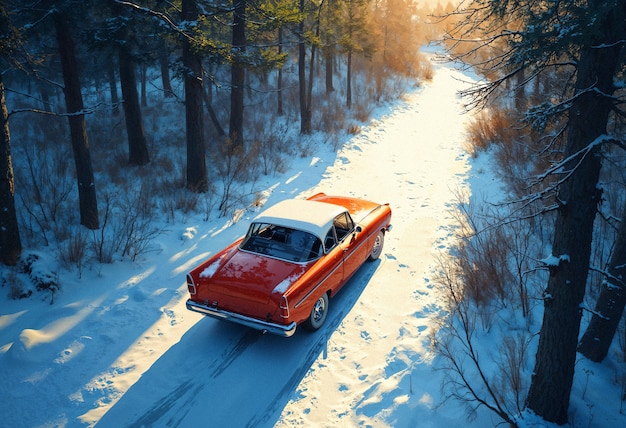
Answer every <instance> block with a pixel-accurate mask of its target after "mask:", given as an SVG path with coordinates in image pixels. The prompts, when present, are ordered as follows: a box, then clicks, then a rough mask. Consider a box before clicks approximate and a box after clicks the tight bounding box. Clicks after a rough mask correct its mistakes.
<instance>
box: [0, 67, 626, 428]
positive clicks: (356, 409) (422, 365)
mask: <svg viewBox="0 0 626 428" xmlns="http://www.w3.org/2000/svg"><path fill="white" fill-rule="evenodd" d="M434 68H435V75H434V79H433V80H432V82H427V83H425V84H424V85H423V86H422V87H420V88H417V89H415V90H414V91H413V92H411V93H409V94H408V95H407V96H406V98H405V99H404V100H402V101H399V102H397V103H394V104H393V105H387V106H383V107H380V108H379V109H378V110H376V111H375V112H374V114H373V119H372V121H371V123H369V124H367V125H364V126H363V127H362V129H361V132H360V133H359V134H357V135H353V136H351V137H349V138H347V139H346V141H345V142H344V144H343V145H342V146H341V149H340V150H339V152H338V153H335V152H333V151H332V150H331V149H330V148H329V147H328V145H325V144H323V142H322V138H323V137H321V136H320V137H319V138H320V142H319V144H318V145H317V147H319V148H320V150H319V151H316V153H315V154H314V155H310V156H308V157H303V158H301V159H294V160H293V163H292V164H291V166H290V168H289V170H287V171H286V172H284V173H283V174H277V175H272V176H269V177H266V178H265V180H266V181H265V183H262V185H263V187H264V191H263V192H262V193H263V194H264V195H265V196H267V200H266V201H265V206H271V205H273V204H275V203H277V202H279V201H281V200H284V199H288V198H303V197H306V196H309V195H312V194H315V193H317V192H325V193H327V194H338V195H350V196H357V197H362V198H365V199H371V200H373V201H377V202H381V203H386V202H388V203H389V204H390V205H391V207H392V210H393V217H392V224H393V229H392V231H391V232H390V233H388V234H387V235H386V238H385V239H386V241H385V247H384V252H383V255H382V256H381V257H380V259H379V260H377V261H376V262H373V263H368V264H366V265H364V267H362V268H361V269H360V270H359V271H357V273H356V274H355V276H354V277H353V278H352V279H351V280H350V282H349V283H348V284H347V285H346V286H345V287H344V288H343V289H342V291H341V292H340V293H339V294H338V295H337V296H336V297H335V298H333V299H331V300H330V313H329V315H328V318H327V320H326V324H325V325H324V326H323V327H322V329H321V330H320V331H318V332H316V333H309V332H306V331H304V330H299V331H297V332H296V334H295V336H293V337H291V338H288V339H286V338H280V337H276V336H271V335H261V334H260V333H258V332H256V331H253V330H249V329H247V328H245V327H241V326H237V325H234V324H230V323H226V322H223V321H218V320H213V319H209V318H205V317H202V316H201V315H199V314H196V313H192V312H190V311H188V310H187V309H186V308H185V300H186V299H187V287H186V284H185V274H186V273H187V272H188V271H189V270H190V269H191V268H193V267H194V266H196V265H197V264H198V263H199V262H201V261H203V260H205V259H206V258H207V257H209V256H210V255H212V254H215V252H216V251H218V250H220V249H221V248H224V247H225V246H226V245H228V244H230V243H231V242H233V241H234V240H235V239H237V238H238V237H240V236H242V235H243V234H245V232H246V230H247V227H248V224H249V222H250V220H251V219H252V218H254V217H255V215H256V214H258V211H254V212H253V211H246V212H242V211H240V212H239V216H240V218H239V221H236V220H237V219H223V218H222V219H213V220H210V221H204V219H203V218H202V217H203V216H202V215H198V216H197V217H190V218H187V219H186V221H185V222H184V224H177V225H175V226H172V225H168V227H167V228H166V229H167V230H166V231H165V232H164V233H163V234H162V235H160V236H159V238H158V240H157V244H158V247H159V248H160V250H159V251H158V252H152V253H149V254H146V255H144V256H143V257H142V258H141V259H138V260H137V261H136V262H134V263H131V262H116V263H114V264H112V265H98V267H97V268H95V267H94V268H93V269H92V270H89V269H86V270H84V271H83V272H81V275H78V274H77V273H76V272H67V271H60V270H59V269H58V267H57V266H55V265H54V261H52V260H50V258H47V259H45V260H47V263H49V267H50V271H58V272H60V273H59V278H58V282H59V284H61V291H60V292H59V293H57V295H56V297H55V300H54V302H53V304H50V301H49V300H48V299H45V300H44V299H42V300H39V299H38V298H37V297H35V296H39V294H35V295H33V297H31V298H30V299H23V300H9V299H8V298H6V297H4V296H2V297H1V298H0V299H1V300H0V304H1V305H2V306H1V308H0V379H2V381H1V385H2V386H1V389H0V414H1V415H2V420H1V424H2V425H3V426H7V427H18V426H28V427H36V426H68V427H74V426H95V425H97V426H101V427H125V426H135V427H142V426H146V427H147V426H150V427H163V426H232V427H242V426H250V427H271V426H276V427H293V426H301V427H311V426H314V427H330V426H343V427H352V426H372V427H416V426H419V427H433V428H438V427H442V428H443V427H449V426H454V425H463V426H467V427H485V426H493V425H495V424H496V423H498V420H497V418H495V417H494V416H492V415H491V414H489V413H487V412H486V411H484V410H481V409H479V412H478V414H477V418H476V419H475V420H474V421H473V422H468V421H466V413H465V409H464V408H463V406H462V405H460V404H459V403H457V402H454V401H447V402H445V403H444V402H442V395H441V392H440V391H441V381H442V374H441V373H440V372H437V371H433V360H434V358H435V355H434V354H433V351H432V349H431V348H430V336H431V334H433V332H434V329H435V323H434V321H433V319H434V317H436V316H437V315H439V312H440V310H441V306H440V300H441V299H440V296H438V295H437V290H436V288H435V287H434V286H433V281H432V279H431V278H432V276H433V269H434V266H435V264H436V259H437V257H440V256H442V255H445V254H446V251H447V250H448V249H449V247H450V245H451V243H452V242H453V236H454V231H455V221H454V218H453V216H452V215H451V212H450V210H451V209H452V208H453V207H454V205H455V203H456V202H455V201H456V195H457V194H458V193H459V190H464V191H466V192H467V193H468V194H469V193H472V194H479V195H482V194H493V193H494V191H495V192H497V190H494V189H497V187H498V186H497V183H498V181H497V180H496V179H495V178H494V177H493V175H492V174H491V173H490V171H489V162H488V161H485V159H484V158H483V159H480V158H479V159H478V160H477V161H473V160H472V159H470V157H469V156H468V155H467V154H466V153H465V152H464V150H463V146H464V144H463V143H464V138H465V137H464V135H465V131H464V127H465V125H466V124H467V122H468V120H469V119H470V116H469V115H468V114H463V112H464V109H463V106H462V100H461V99H460V98H459V97H458V95H457V93H458V91H459V90H462V89H464V88H466V87H467V85H468V84H469V83H467V82H469V81H471V80H472V77H471V76H468V75H465V74H463V73H462V72H460V71H458V70H455V69H454V68H452V67H450V66H447V65H442V64H434ZM313 138H318V137H313ZM479 163H480V166H479V167H477V166H476V165H478V164H479ZM164 229H165V228H164ZM210 269H211V268H210V267H209V268H207V270H208V272H206V274H207V275H210V274H211V272H210ZM2 290H3V292H5V291H4V290H5V289H2ZM491 340H492V342H491V343H494V342H496V341H497V338H492V339H491ZM580 364H581V365H583V366H584V367H588V369H587V370H588V372H586V373H587V379H579V378H580V376H578V377H577V379H576V380H575V382H576V383H575V389H574V391H580V389H581V385H584V387H585V390H586V387H587V384H589V389H588V391H587V394H588V395H591V394H598V393H600V392H606V391H607V390H609V389H611V388H619V386H615V385H613V384H611V385H608V384H605V385H597V386H596V387H594V388H592V384H593V383H594V382H595V383H598V382H599V380H601V379H608V378H610V376H611V374H610V373H609V374H605V375H604V376H605V377H601V376H600V374H601V372H602V371H607V370H608V369H607V368H606V367H603V366H601V365H592V364H591V363H589V362H581V363H580ZM590 372H591V373H597V376H593V375H589V373H590ZM581 373H583V372H581ZM576 388H578V389H576ZM574 394H575V393H573V396H574ZM583 395H584V394H583ZM606 396H607V397H613V398H618V397H619V392H618V390H617V389H616V390H615V392H613V391H611V392H610V393H606ZM576 397H579V395H577V396H576ZM605 401H610V400H603V399H602V398H598V399H597V400H596V401H594V403H596V404H595V408H593V409H591V410H589V409H588V408H587V404H586V403H585V402H584V400H580V399H579V398H573V400H572V406H578V407H576V408H577V409H578V411H579V413H577V415H576V416H577V417H580V416H581V414H583V413H585V412H590V411H592V412H593V414H594V415H596V417H595V419H593V426H598V427H600V426H607V427H608V426H617V425H622V426H624V422H625V418H624V417H622V418H621V419H619V415H617V416H615V418H613V419H611V418H609V417H607V418H606V419H603V418H604V417H605V415H607V414H609V413H610V414H612V415H615V413H616V411H615V403H612V404H611V405H612V406H613V407H611V410H606V409H605V408H604V406H605V405H606V406H607V409H608V406H609V404H608V403H606V404H605ZM582 419H583V418H579V420H582ZM526 420H528V421H529V422H528V424H529V425H528V426H531V425H532V424H533V423H534V425H532V426H546V424H545V423H543V422H541V421H533V419H532V416H528V417H526ZM616 420H617V425H615V422H616ZM583 425H584V426H587V424H586V423H584V424H583ZM583 425H581V426H583Z"/></svg>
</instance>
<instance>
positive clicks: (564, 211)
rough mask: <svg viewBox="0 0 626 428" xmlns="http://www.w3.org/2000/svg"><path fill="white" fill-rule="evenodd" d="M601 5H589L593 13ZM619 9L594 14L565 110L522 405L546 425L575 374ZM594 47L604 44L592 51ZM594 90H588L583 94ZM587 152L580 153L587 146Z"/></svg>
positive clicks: (557, 414) (562, 412)
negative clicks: (562, 174) (539, 313)
mask: <svg viewBox="0 0 626 428" xmlns="http://www.w3.org/2000/svg"><path fill="white" fill-rule="evenodd" d="M599 1H600V0H596V1H590V2H589V7H590V8H594V7H595V9H593V10H599V9H601V5H600V4H594V3H597V2H599ZM623 16H624V15H623V12H622V10H621V9H620V10H617V11H616V10H613V11H611V13H608V14H606V15H604V16H599V19H600V24H603V25H600V27H599V28H603V30H604V31H603V32H602V33H600V34H598V36H597V37H598V38H599V39H596V40H591V41H590V42H589V45H587V46H584V47H583V48H582V49H581V54H580V61H579V63H578V70H577V78H576V85H575V90H576V97H575V98H574V101H573V102H572V106H571V108H570V110H569V122H568V129H567V147H566V152H565V153H564V156H565V159H568V158H570V157H571V159H570V160H569V162H567V164H566V165H565V167H564V170H565V171H569V172H571V176H570V177H569V178H568V179H567V180H566V181H565V182H564V183H563V184H562V185H561V186H560V188H559V195H558V199H559V201H560V203H561V207H560V209H559V210H558V212H557V219H556V225H555V232H554V243H553V249H552V254H553V255H554V256H556V257H558V258H559V259H560V263H559V264H558V266H554V267H551V268H550V277H549V279H548V287H547V289H546V292H545V297H544V315H543V325H542V327H541V332H540V335H539V344H538V348H537V357H536V362H535V370H534V374H533V376H532V382H531V385H530V390H529V393H528V398H527V406H528V407H529V408H530V409H531V410H533V411H534V412H535V413H537V414H538V415H539V416H541V417H542V418H544V419H545V420H547V421H550V422H555V423H557V424H564V423H566V422H567V410H568V407H569V401H570V392H571V387H572V382H573V377H574V364H575V360H576V346H577V342H578V334H579V330H580V319H581V304H582V300H583V297H584V294H585V287H586V282H587V273H588V270H589V256H590V252H591V239H592V230H593V222H594V218H595V214H596V208H597V204H598V203H600V200H601V193H602V192H601V191H600V190H599V189H598V187H597V183H598V177H599V173H600V167H601V157H600V151H601V147H600V144H598V142H599V140H601V139H602V136H603V134H605V132H606V125H607V120H608V116H609V112H610V109H611V99H610V97H609V95H610V94H612V93H613V92H614V87H613V78H614V76H615V72H616V66H617V62H618V59H619V58H620V55H619V53H620V44H619V43H613V42H615V41H617V40H619V39H620V38H621V32H622V25H623ZM598 46H604V47H602V48H598ZM590 88H595V90H590ZM587 148H588V149H589V150H588V151H586V149H587Z"/></svg>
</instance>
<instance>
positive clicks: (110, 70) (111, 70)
mask: <svg viewBox="0 0 626 428" xmlns="http://www.w3.org/2000/svg"><path fill="white" fill-rule="evenodd" d="M107 77H108V78H109V93H110V94H111V105H112V106H113V115H114V116H117V115H118V114H119V113H120V99H119V96H118V94H117V80H116V79H115V67H114V65H113V62H112V61H108V63H107Z"/></svg>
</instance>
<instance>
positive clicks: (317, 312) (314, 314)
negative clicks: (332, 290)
mask: <svg viewBox="0 0 626 428" xmlns="http://www.w3.org/2000/svg"><path fill="white" fill-rule="evenodd" d="M327 315H328V293H324V294H322V295H321V296H320V297H319V298H318V299H317V300H316V301H315V303H314V304H313V308H311V313H310V314H309V318H307V320H306V321H305V322H304V325H303V326H304V328H305V329H307V330H309V331H315V330H318V329H319V328H320V327H321V326H322V325H323V324H324V321H326V316H327Z"/></svg>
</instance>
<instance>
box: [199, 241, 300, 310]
mask: <svg viewBox="0 0 626 428" xmlns="http://www.w3.org/2000/svg"><path fill="white" fill-rule="evenodd" d="M220 264H221V265H220V266H219V267H216V268H213V269H214V272H211V277H210V280H209V282H208V291H209V292H210V294H211V295H212V296H214V297H215V300H216V301H217V303H218V305H220V306H221V305H222V304H226V305H229V304H228V302H236V301H237V300H239V299H242V300H246V301H250V302H254V303H260V304H267V303H268V302H269V300H270V297H271V295H272V294H273V293H274V292H276V293H281V294H282V292H284V290H285V289H286V287H287V286H288V285H289V283H291V282H293V281H295V280H296V279H297V278H298V277H299V276H300V275H302V273H303V272H304V267H303V266H302V265H301V264H298V263H293V262H288V261H284V260H280V259H274V258H271V257H265V256H261V255H257V254H254V253H250V252H246V251H242V250H237V251H234V254H232V257H230V258H228V260H225V261H222V263H220Z"/></svg>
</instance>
